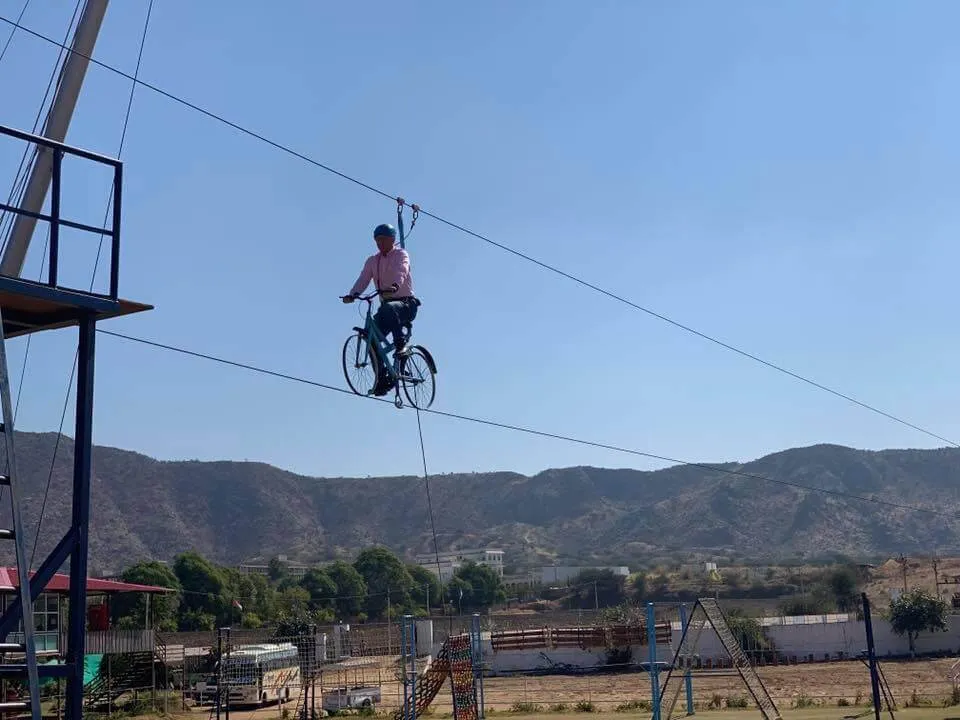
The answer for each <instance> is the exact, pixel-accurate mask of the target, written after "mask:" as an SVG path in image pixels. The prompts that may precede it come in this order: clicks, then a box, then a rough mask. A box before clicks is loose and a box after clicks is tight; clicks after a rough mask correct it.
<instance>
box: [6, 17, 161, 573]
mask: <svg viewBox="0 0 960 720" xmlns="http://www.w3.org/2000/svg"><path fill="white" fill-rule="evenodd" d="M153 1H154V0H150V1H149V3H148V5H147V16H146V19H145V20H144V21H143V32H142V33H141V35H140V50H139V52H138V53H137V67H136V70H135V71H134V81H133V83H132V84H131V85H130V95H129V97H128V98H127V109H126V112H125V114H124V118H123V129H122V130H121V132H120V146H119V148H118V150H117V157H118V158H119V157H120V155H122V154H123V144H124V141H125V140H126V138H127V126H128V125H129V124H130V113H131V110H132V108H133V95H134V93H135V92H136V90H137V83H136V78H137V77H138V76H139V74H140V64H141V62H142V61H143V48H144V45H146V42H147V30H148V29H149V27H150V15H151V13H152V12H153ZM112 206H113V192H112V190H111V192H110V197H109V199H108V200H107V209H106V210H105V211H104V213H103V223H102V224H101V227H106V225H107V219H108V216H109V215H110V208H111V207H112ZM103 238H104V234H103V233H100V242H99V243H98V244H97V257H96V260H95V261H94V263H93V273H92V277H91V278H90V292H93V287H94V285H95V283H96V280H97V268H98V267H99V266H100V255H101V252H102V250H103ZM44 254H46V253H44ZM79 357H80V348H79V346H78V347H77V349H76V350H74V352H73V365H72V367H71V370H70V379H69V380H68V381H67V392H66V395H65V397H64V398H63V410H62V411H61V413H60V427H59V428H58V429H57V436H56V439H55V440H54V443H53V457H52V458H51V459H50V472H49V473H48V474H47V485H46V488H45V489H44V491H43V503H42V504H41V505H40V517H39V519H38V520H37V532H36V534H35V535H34V539H33V550H32V551H31V553H30V564H29V565H28V566H27V567H33V561H34V558H35V557H36V553H37V546H38V545H39V542H40V528H41V527H42V526H43V515H44V511H45V510H46V508H47V497H48V496H49V494H50V485H51V484H52V482H53V471H54V468H55V467H56V464H57V452H58V451H59V449H60V440H61V438H62V437H63V424H64V423H65V422H66V419H67V407H68V406H69V404H70V394H71V391H72V390H73V378H74V376H75V375H76V373H77V361H78V359H79ZM24 362H26V361H24ZM17 399H18V400H19V397H18V398H17Z"/></svg>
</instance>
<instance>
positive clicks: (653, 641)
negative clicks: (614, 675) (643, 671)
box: [647, 602, 660, 720]
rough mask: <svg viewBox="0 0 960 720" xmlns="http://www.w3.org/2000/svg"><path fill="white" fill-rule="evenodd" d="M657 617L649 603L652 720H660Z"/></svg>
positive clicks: (648, 632)
mask: <svg viewBox="0 0 960 720" xmlns="http://www.w3.org/2000/svg"><path fill="white" fill-rule="evenodd" d="M656 621H657V616H656V613H655V612H654V608H653V603H652V602H649V603H647V645H648V646H649V647H650V699H651V702H652V704H653V718H652V720H660V671H659V669H658V668H657V628H656Z"/></svg>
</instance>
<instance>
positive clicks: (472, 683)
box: [393, 599, 782, 720]
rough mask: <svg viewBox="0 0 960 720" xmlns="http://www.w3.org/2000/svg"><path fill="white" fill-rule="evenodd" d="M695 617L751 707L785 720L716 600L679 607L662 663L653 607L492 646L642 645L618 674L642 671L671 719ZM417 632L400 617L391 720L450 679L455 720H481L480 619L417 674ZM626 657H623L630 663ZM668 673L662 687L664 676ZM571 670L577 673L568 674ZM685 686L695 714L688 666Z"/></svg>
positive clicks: (501, 638) (504, 638) (408, 718)
mask: <svg viewBox="0 0 960 720" xmlns="http://www.w3.org/2000/svg"><path fill="white" fill-rule="evenodd" d="M698 611H699V612H701V613H703V614H704V615H705V617H706V620H707V622H709V623H710V625H711V627H712V628H713V629H714V631H715V632H716V633H717V635H718V636H719V637H720V639H721V641H722V642H723V644H724V647H725V649H726V650H727V652H728V653H729V655H730V658H731V660H732V663H733V666H734V667H735V668H736V671H737V673H738V674H739V677H740V678H741V680H742V681H743V682H744V684H745V685H746V687H747V689H748V690H749V691H750V694H751V695H752V696H753V699H754V701H755V702H756V703H757V705H758V707H760V709H761V712H762V713H763V715H764V718H765V719H766V720H782V718H781V716H780V713H779V711H778V710H777V708H776V705H775V704H774V702H773V700H772V698H771V697H770V695H769V693H768V692H767V690H766V688H765V686H764V684H763V681H762V680H761V679H760V677H759V675H757V673H756V670H755V669H754V668H753V666H752V665H751V663H750V661H749V659H748V658H747V656H746V655H745V654H744V652H743V650H742V648H741V647H740V644H739V643H738V642H737V640H736V638H735V637H734V636H733V633H732V632H731V631H730V628H729V626H728V624H727V622H726V619H725V618H724V616H723V613H722V611H721V610H720V607H719V604H718V603H717V602H716V600H714V599H702V600H698V601H697V603H696V604H695V606H694V609H693V614H692V617H691V622H687V620H686V610H685V607H684V606H683V605H681V606H680V614H681V618H683V628H684V631H683V636H682V638H681V642H680V643H679V645H678V646H677V650H676V652H675V653H674V656H673V659H672V660H671V661H670V662H666V661H663V660H660V659H659V654H658V642H659V643H661V647H664V646H665V647H667V648H669V647H670V646H671V645H672V627H671V624H670V623H668V622H659V623H658V622H657V620H656V610H655V606H654V604H653V603H648V604H647V606H646V622H645V623H643V624H641V623H633V624H623V625H614V626H606V627H602V626H593V627H577V628H541V629H531V630H504V631H499V632H491V633H489V639H490V646H491V648H492V650H493V652H495V653H496V652H509V651H523V650H533V649H537V648H541V647H542V648H553V649H557V648H580V649H586V648H589V647H604V648H620V649H622V648H632V647H636V646H646V647H647V650H648V655H647V659H646V661H644V662H631V661H630V660H629V659H628V660H626V661H625V662H621V663H617V664H616V665H617V667H616V669H617V670H618V671H622V670H624V669H630V670H633V671H645V672H646V673H647V675H648V677H649V679H650V687H651V697H652V720H669V719H670V718H671V717H672V715H673V711H674V708H675V706H676V697H677V695H678V694H679V687H678V688H677V691H676V693H674V694H673V696H672V699H670V700H668V702H669V708H668V710H667V712H666V714H665V715H664V714H663V713H662V707H663V700H664V698H669V697H670V694H669V693H668V690H669V689H670V687H671V685H670V680H671V677H674V676H673V672H672V671H673V670H674V669H675V668H676V667H677V666H678V661H679V659H680V658H681V656H684V657H686V658H687V659H689V657H691V656H692V654H693V653H692V652H690V651H689V649H688V648H689V647H690V646H693V647H696V644H697V640H698V639H699V635H700V631H702V629H703V626H704V625H705V623H703V622H701V623H699V624H698V623H697V621H696V619H695V618H696V616H697V614H698ZM691 624H693V625H694V626H696V627H698V628H699V629H698V631H697V634H696V637H694V638H693V640H692V643H686V642H685V641H686V640H687V631H688V630H689V628H690V627H691ZM415 635H416V628H415V625H414V623H413V619H412V617H411V616H409V615H408V616H405V617H404V618H403V620H402V625H401V663H402V668H403V689H404V692H403V704H402V707H401V708H400V710H398V711H397V712H396V713H395V714H394V716H393V720H416V718H417V717H419V716H420V715H422V714H423V712H424V711H426V709H427V708H428V707H429V706H430V703H431V702H432V701H433V700H434V698H435V697H436V696H437V694H438V693H439V691H440V689H441V688H442V687H443V685H444V684H445V682H446V679H447V677H449V678H450V681H451V690H452V695H453V715H454V720H482V718H483V717H484V690H483V680H484V670H485V665H484V661H483V644H484V638H483V633H482V632H481V629H480V616H479V615H474V616H473V618H472V623H471V628H470V632H469V633H459V634H455V635H450V636H449V637H448V638H447V640H446V641H445V642H444V643H443V644H442V645H441V646H440V649H439V651H438V652H437V655H436V657H434V658H432V659H429V658H428V659H427V662H426V668H425V670H424V672H423V673H422V674H421V673H419V672H418V670H417V649H416V642H415V640H416V638H415ZM629 656H630V654H629V653H628V654H627V655H626V657H628V658H629ZM664 670H666V671H667V674H666V678H665V682H664V684H663V686H661V684H660V677H661V672H663V671H664ZM569 671H576V670H575V669H573V668H570V669H568V672H569ZM683 680H684V685H685V687H686V690H687V708H686V710H687V712H686V714H687V715H693V714H694V708H693V680H692V675H691V673H690V665H689V663H688V664H687V667H686V672H685V673H684V674H683Z"/></svg>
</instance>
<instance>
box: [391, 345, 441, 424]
mask: <svg viewBox="0 0 960 720" xmlns="http://www.w3.org/2000/svg"><path fill="white" fill-rule="evenodd" d="M400 382H401V384H402V385H403V394H404V395H406V397H407V401H408V402H409V403H410V404H411V405H413V407H415V408H417V409H418V410H426V409H427V408H428V407H430V406H431V405H432V404H433V397H434V394H435V393H436V389H437V388H436V376H435V374H434V372H433V367H432V366H431V364H430V362H429V361H428V360H427V356H426V355H425V354H424V353H423V351H422V350H421V349H420V348H419V347H412V348H410V353H409V354H408V355H406V356H404V357H403V361H402V363H401V365H400Z"/></svg>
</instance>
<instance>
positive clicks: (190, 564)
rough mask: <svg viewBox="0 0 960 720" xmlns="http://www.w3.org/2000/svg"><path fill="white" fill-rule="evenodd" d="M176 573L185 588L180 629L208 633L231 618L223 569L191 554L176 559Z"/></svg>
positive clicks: (184, 554) (190, 552) (174, 568)
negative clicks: (223, 619) (217, 624)
mask: <svg viewBox="0 0 960 720" xmlns="http://www.w3.org/2000/svg"><path fill="white" fill-rule="evenodd" d="M173 572H174V574H175V575H176V576H177V580H178V581H179V582H180V587H181V588H183V600H182V601H181V604H180V607H181V616H180V629H182V630H206V629H208V627H207V625H215V624H216V622H217V621H218V619H220V618H226V617H227V616H228V615H229V609H228V608H229V600H228V599H227V598H226V597H225V594H224V593H225V591H226V589H227V583H226V574H225V573H224V572H223V570H222V569H221V568H218V567H217V566H216V565H214V564H213V563H212V562H210V561H209V560H207V559H206V558H204V557H202V556H201V555H200V554H199V553H196V552H194V551H192V550H191V551H189V552H185V553H181V554H180V555H177V557H176V558H175V559H174V561H173ZM209 629H212V627H211V628H209Z"/></svg>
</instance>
